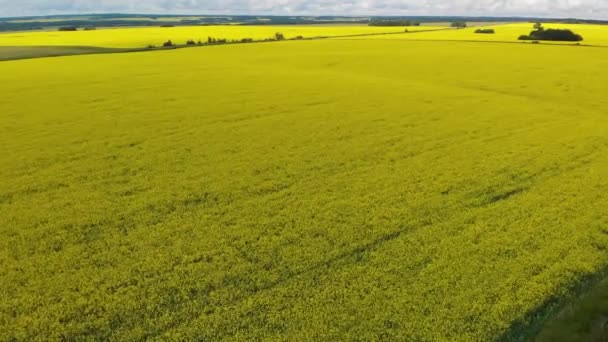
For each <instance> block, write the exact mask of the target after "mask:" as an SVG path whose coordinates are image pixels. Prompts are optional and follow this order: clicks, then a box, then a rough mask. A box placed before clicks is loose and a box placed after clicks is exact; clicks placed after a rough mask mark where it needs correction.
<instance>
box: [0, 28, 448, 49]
mask: <svg viewBox="0 0 608 342" xmlns="http://www.w3.org/2000/svg"><path fill="white" fill-rule="evenodd" d="M436 28H441V27H433V26H431V27H429V26H424V27H422V26H413V27H407V29H408V31H416V30H432V29H436ZM405 29H406V27H377V26H374V27H371V26H366V25H306V26H304V25H288V26H274V25H272V26H271V25H269V26H238V25H217V26H177V27H146V28H119V29H99V30H94V31H77V32H60V31H43V32H18V33H14V32H13V33H3V34H0V46H74V45H77V46H99V47H118V48H138V47H146V46H148V45H162V44H163V43H164V42H166V41H167V40H172V41H173V42H174V43H176V44H184V43H185V42H186V41H187V40H190V39H193V40H199V39H200V40H203V41H206V40H207V37H209V36H211V37H214V38H226V39H242V38H253V39H256V40H257V39H260V40H261V39H265V38H272V37H274V35H275V33H277V32H281V33H283V34H284V35H285V38H287V39H289V38H295V37H297V36H302V37H304V38H313V37H320V36H332V37H335V36H350V35H362V34H376V33H398V32H403V31H405Z"/></svg>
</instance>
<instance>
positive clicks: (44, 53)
mask: <svg viewBox="0 0 608 342" xmlns="http://www.w3.org/2000/svg"><path fill="white" fill-rule="evenodd" d="M125 51H129V50H126V49H112V48H100V47H92V46H0V61H9V60H15V59H28V58H41V57H57V56H72V55H88V54H99V53H115V52H125Z"/></svg>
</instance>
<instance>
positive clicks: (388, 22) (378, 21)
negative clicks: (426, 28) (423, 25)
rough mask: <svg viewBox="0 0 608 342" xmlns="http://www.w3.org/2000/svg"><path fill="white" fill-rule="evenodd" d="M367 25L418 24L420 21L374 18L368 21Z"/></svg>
mask: <svg viewBox="0 0 608 342" xmlns="http://www.w3.org/2000/svg"><path fill="white" fill-rule="evenodd" d="M369 26H420V22H418V21H412V20H400V19H395V20H385V19H374V20H371V21H370V22H369Z"/></svg>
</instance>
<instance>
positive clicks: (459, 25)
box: [450, 21, 467, 28]
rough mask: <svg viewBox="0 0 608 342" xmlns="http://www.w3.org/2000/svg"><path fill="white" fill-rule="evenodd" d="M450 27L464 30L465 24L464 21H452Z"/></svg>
mask: <svg viewBox="0 0 608 342" xmlns="http://www.w3.org/2000/svg"><path fill="white" fill-rule="evenodd" d="M450 26H452V27H455V28H465V27H467V23H466V22H464V21H454V22H453V23H452V24H450Z"/></svg>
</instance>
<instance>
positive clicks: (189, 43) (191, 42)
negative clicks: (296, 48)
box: [148, 32, 304, 49]
mask: <svg viewBox="0 0 608 342" xmlns="http://www.w3.org/2000/svg"><path fill="white" fill-rule="evenodd" d="M285 39H286V38H285V35H284V34H283V33H281V32H277V33H275V35H274V37H272V38H266V39H262V40H258V41H260V42H271V41H280V40H285ZM292 39H293V40H300V39H304V37H303V36H297V37H294V38H292ZM254 42H256V40H255V39H253V38H241V39H231V40H229V39H226V38H215V37H207V41H206V42H203V41H202V40H201V39H199V40H198V41H195V40H194V39H189V40H187V41H186V44H185V45H186V46H203V45H219V44H239V43H240V44H243V43H254ZM176 46H180V45H179V44H176V43H174V42H173V41H172V40H167V41H166V42H164V43H163V44H162V47H176ZM148 48H149V49H155V48H156V45H148Z"/></svg>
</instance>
